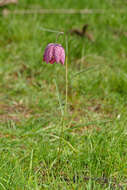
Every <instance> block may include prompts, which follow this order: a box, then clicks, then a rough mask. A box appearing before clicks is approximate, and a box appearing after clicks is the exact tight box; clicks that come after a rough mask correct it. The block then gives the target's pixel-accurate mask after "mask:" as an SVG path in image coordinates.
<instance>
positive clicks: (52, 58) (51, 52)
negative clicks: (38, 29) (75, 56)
mask: <svg viewBox="0 0 127 190" xmlns="http://www.w3.org/2000/svg"><path fill="white" fill-rule="evenodd" d="M43 61H46V63H51V64H53V63H55V62H56V63H59V62H60V63H61V64H64V61H65V51H64V48H63V47H62V45H61V44H55V43H50V44H48V45H47V47H46V49H45V52H44V56H43Z"/></svg>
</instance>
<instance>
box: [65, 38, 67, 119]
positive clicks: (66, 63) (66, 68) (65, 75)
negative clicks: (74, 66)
mask: <svg viewBox="0 0 127 190" xmlns="http://www.w3.org/2000/svg"><path fill="white" fill-rule="evenodd" d="M65 39H66V40H65V41H66V62H65V64H66V68H65V69H66V71H65V81H66V103H65V115H67V111H68V40H67V36H65Z"/></svg>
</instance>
